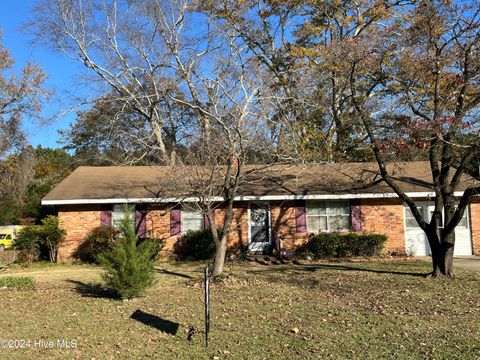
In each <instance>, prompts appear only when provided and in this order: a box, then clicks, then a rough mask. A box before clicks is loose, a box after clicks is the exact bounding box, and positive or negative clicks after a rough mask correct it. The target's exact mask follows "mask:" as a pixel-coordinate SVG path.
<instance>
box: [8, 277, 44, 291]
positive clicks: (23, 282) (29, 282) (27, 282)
mask: <svg viewBox="0 0 480 360" xmlns="http://www.w3.org/2000/svg"><path fill="white" fill-rule="evenodd" d="M35 283H36V281H35V279H34V278H32V277H30V276H8V277H0V288H2V287H6V288H15V289H33V288H34V287H35Z"/></svg>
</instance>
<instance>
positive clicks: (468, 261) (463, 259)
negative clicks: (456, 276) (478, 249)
mask: <svg viewBox="0 0 480 360" xmlns="http://www.w3.org/2000/svg"><path fill="white" fill-rule="evenodd" d="M417 259H418V260H423V261H427V262H432V258H431V257H430V256H418V257H417ZM453 266H458V267H460V268H462V269H467V270H471V271H476V272H480V256H474V255H472V256H455V257H454V258H453Z"/></svg>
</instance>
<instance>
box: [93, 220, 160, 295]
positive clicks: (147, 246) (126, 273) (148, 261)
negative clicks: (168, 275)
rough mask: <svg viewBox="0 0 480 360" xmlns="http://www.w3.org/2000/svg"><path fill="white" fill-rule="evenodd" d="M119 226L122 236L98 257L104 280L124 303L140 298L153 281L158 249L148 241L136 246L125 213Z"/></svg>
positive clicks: (134, 237)
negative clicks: (103, 271) (126, 300)
mask: <svg viewBox="0 0 480 360" xmlns="http://www.w3.org/2000/svg"><path fill="white" fill-rule="evenodd" d="M125 214H126V215H125V217H124V219H123V221H122V222H121V224H120V231H121V233H122V234H123V236H122V237H120V238H119V239H118V240H117V242H116V243H115V245H113V246H112V248H111V249H110V251H106V252H105V253H103V254H100V255H99V257H98V259H99V262H100V265H102V266H103V267H104V268H105V270H106V271H105V273H104V274H103V276H102V277H103V279H104V280H105V282H106V283H107V285H108V286H110V287H112V288H113V289H114V290H115V291H116V292H117V293H118V295H119V296H120V297H121V298H123V299H132V298H134V297H138V296H141V295H142V294H143V293H144V291H145V290H146V289H147V288H148V287H150V286H151V285H153V283H154V280H155V267H154V266H155V254H156V253H157V251H158V249H157V247H155V246H154V243H153V242H152V241H150V240H144V241H142V242H140V243H139V241H138V237H137V236H136V234H135V227H134V225H133V220H132V217H131V216H130V215H129V211H125Z"/></svg>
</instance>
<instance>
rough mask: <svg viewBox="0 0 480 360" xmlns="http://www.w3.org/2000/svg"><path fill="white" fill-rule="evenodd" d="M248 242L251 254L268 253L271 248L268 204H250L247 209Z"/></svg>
mask: <svg viewBox="0 0 480 360" xmlns="http://www.w3.org/2000/svg"><path fill="white" fill-rule="evenodd" d="M249 224H250V225H249V228H250V239H249V240H250V241H249V243H248V249H249V250H250V251H252V252H262V253H264V252H269V251H270V248H271V236H270V209H269V206H268V203H251V204H250V209H249Z"/></svg>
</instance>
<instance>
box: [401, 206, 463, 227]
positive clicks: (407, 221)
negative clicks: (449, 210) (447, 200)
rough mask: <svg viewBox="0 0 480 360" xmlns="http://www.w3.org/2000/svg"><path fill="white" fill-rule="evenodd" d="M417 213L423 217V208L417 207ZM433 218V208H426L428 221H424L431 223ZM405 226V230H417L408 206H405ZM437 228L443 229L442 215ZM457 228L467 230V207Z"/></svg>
mask: <svg viewBox="0 0 480 360" xmlns="http://www.w3.org/2000/svg"><path fill="white" fill-rule="evenodd" d="M417 209H418V211H419V212H420V214H421V215H422V216H425V214H424V211H425V210H424V207H423V206H417ZM432 216H433V206H428V219H425V220H426V221H431V219H432ZM405 225H406V227H407V228H417V227H418V224H417V220H415V218H414V217H413V214H412V210H410V208H409V207H408V206H405ZM438 227H439V228H443V213H442V218H441V219H440V224H438ZM457 227H461V228H468V207H467V208H466V209H465V212H464V213H463V217H462V219H461V220H460V222H459V223H458V225H457Z"/></svg>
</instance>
